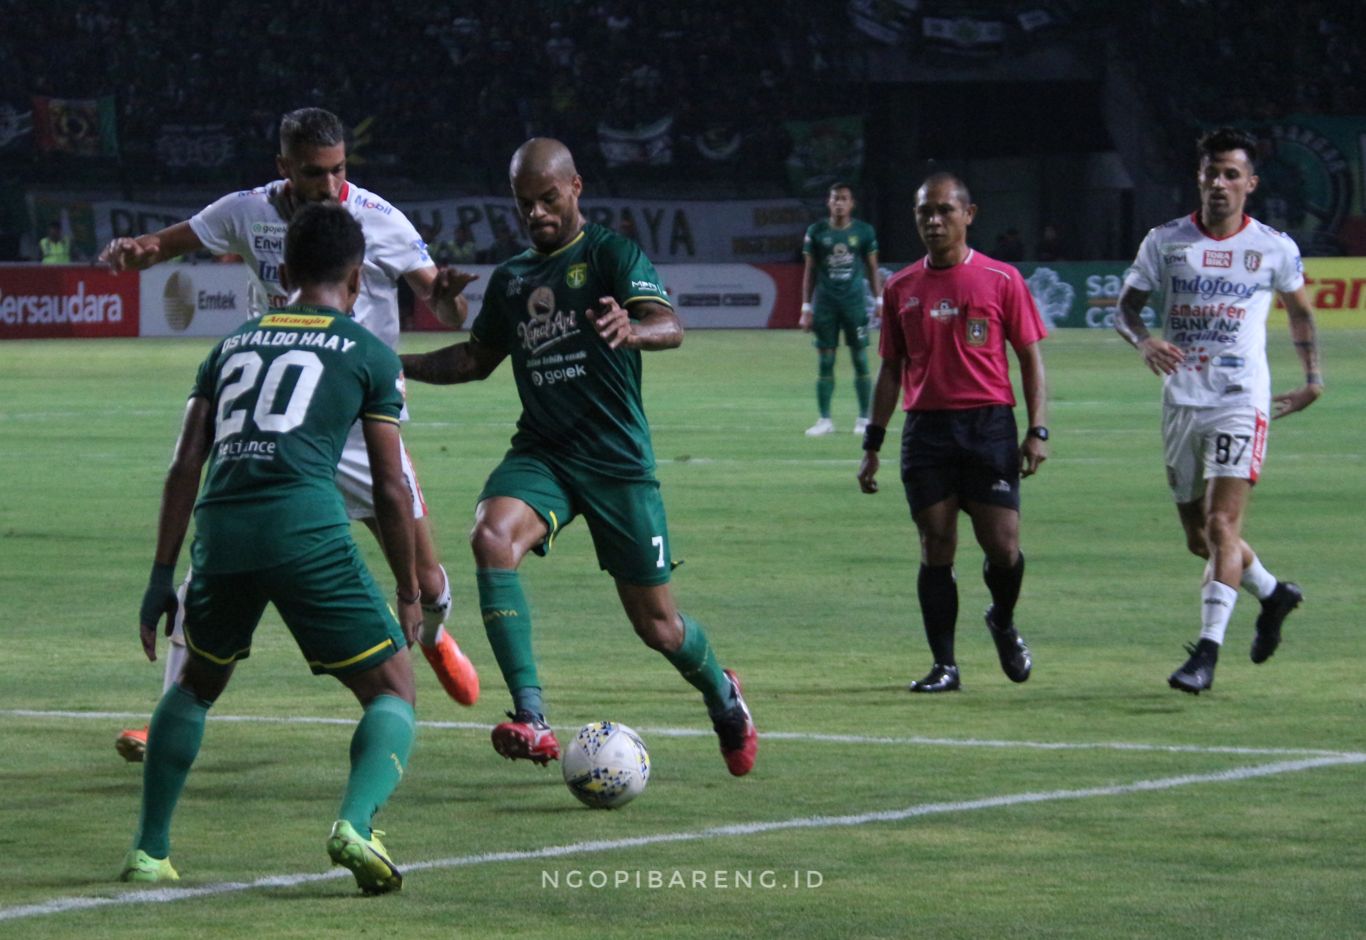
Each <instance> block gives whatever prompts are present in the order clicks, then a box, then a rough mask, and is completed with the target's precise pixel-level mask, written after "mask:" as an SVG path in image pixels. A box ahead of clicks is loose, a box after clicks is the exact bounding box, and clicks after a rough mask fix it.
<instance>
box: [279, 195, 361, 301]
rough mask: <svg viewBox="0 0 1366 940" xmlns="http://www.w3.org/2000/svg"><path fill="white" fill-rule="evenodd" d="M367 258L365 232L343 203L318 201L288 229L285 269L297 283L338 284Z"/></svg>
mask: <svg viewBox="0 0 1366 940" xmlns="http://www.w3.org/2000/svg"><path fill="white" fill-rule="evenodd" d="M364 258H365V233H364V232H362V231H361V228H360V223H359V222H357V221H356V219H355V217H354V216H353V215H351V213H350V212H348V211H346V209H345V208H344V207H342V206H339V205H336V204H334V203H321V202H314V203H309V204H308V205H306V206H304V207H303V208H301V209H300V210H299V211H298V212H296V213H294V219H293V221H291V222H290V223H289V230H288V231H287V232H285V268H286V269H287V270H288V272H289V281H290V283H291V284H293V285H294V286H296V287H297V286H304V285H312V284H336V283H338V282H340V281H344V280H346V275H347V273H348V272H349V271H350V270H351V268H352V267H353V266H354V265H357V264H360V262H361V261H362V260H363V259H364Z"/></svg>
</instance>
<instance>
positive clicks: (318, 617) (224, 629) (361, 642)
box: [185, 537, 407, 676]
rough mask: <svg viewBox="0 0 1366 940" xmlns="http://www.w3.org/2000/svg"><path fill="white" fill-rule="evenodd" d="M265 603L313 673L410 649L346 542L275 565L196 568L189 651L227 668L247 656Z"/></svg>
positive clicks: (188, 617) (349, 668) (188, 609)
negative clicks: (221, 570)
mask: <svg viewBox="0 0 1366 940" xmlns="http://www.w3.org/2000/svg"><path fill="white" fill-rule="evenodd" d="M267 602H269V603H272V604H274V605H275V609H276V610H278V611H279V612H280V617H281V618H282V619H283V620H284V622H285V626H287V627H289V632H290V633H291V634H293V635H294V642H296V643H298V644H299V650H300V652H302V653H303V654H304V659H306V660H307V661H308V665H309V668H310V669H312V670H313V672H314V674H315V675H317V674H321V673H330V674H332V675H339V676H341V675H347V674H350V673H355V672H364V671H365V670H366V669H372V668H374V667H375V666H378V665H379V664H380V663H382V662H384V661H385V660H386V659H388V658H389V657H390V656H393V655H394V654H395V653H397V652H398V651H399V650H401V649H403V648H404V647H406V646H407V640H406V639H405V638H404V636H403V631H402V629H400V627H399V625H398V621H397V620H396V619H395V617H394V613H393V611H392V610H390V609H389V604H388V602H387V601H386V600H385V597H384V595H383V594H382V593H381V592H380V590H379V588H378V587H377V586H376V585H375V579H374V578H372V577H371V576H370V571H369V569H368V568H366V567H365V562H364V561H362V560H361V557H360V552H359V551H358V550H357V549H356V543H355V542H354V541H352V540H351V539H350V537H347V538H345V539H338V540H336V541H334V542H329V543H328V544H326V545H324V546H322V547H321V548H319V549H317V550H315V551H313V552H310V553H309V554H307V555H305V556H303V557H302V558H299V559H296V560H295V561H292V562H290V563H289V564H285V565H279V566H278V567H275V568H264V569H261V570H259V571H243V572H234V573H232V574H206V573H205V572H202V571H196V572H195V573H194V577H193V578H192V579H191V580H190V589H189V592H188V593H187V595H186V597H185V644H186V646H188V647H189V649H190V651H191V653H193V654H194V655H196V656H198V657H199V658H200V659H203V660H205V661H207V662H209V663H212V664H214V665H217V666H222V667H224V668H226V667H228V666H231V665H232V664H233V663H235V662H237V660H239V659H246V658H247V657H248V656H249V655H251V636H252V633H254V632H255V630H256V625H257V624H258V623H260V621H261V615H262V614H263V613H264V612H265V609H266V603H267Z"/></svg>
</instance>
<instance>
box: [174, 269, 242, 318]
mask: <svg viewBox="0 0 1366 940" xmlns="http://www.w3.org/2000/svg"><path fill="white" fill-rule="evenodd" d="M161 299H162V307H163V309H164V310H165V313H166V325H167V326H169V327H170V328H171V329H173V330H175V331H176V332H177V333H183V332H184V331H185V330H186V329H188V328H189V326H190V324H191V323H193V322H194V315H195V313H196V312H198V311H202V310H223V311H228V310H231V311H236V310H237V292H236V291H232V290H224V291H212V290H199V289H197V288H196V287H195V283H194V278H193V277H192V276H191V275H190V273H189V272H188V271H176V272H175V273H174V274H172V275H171V276H170V277H169V278H167V279H166V286H165V287H164V288H163V289H162V292H161Z"/></svg>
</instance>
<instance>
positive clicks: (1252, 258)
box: [1243, 249, 1262, 271]
mask: <svg viewBox="0 0 1366 940" xmlns="http://www.w3.org/2000/svg"><path fill="white" fill-rule="evenodd" d="M1261 266H1262V253H1261V252H1260V251H1252V250H1251V249H1249V250H1247V251H1244V252H1243V267H1245V268H1247V269H1248V270H1249V271H1255V270H1257V269H1258V268H1260V267H1261Z"/></svg>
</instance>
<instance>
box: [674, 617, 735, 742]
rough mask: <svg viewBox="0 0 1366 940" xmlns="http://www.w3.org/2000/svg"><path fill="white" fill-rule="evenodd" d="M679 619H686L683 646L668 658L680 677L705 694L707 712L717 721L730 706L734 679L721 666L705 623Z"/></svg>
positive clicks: (690, 619) (688, 618) (687, 618)
mask: <svg viewBox="0 0 1366 940" xmlns="http://www.w3.org/2000/svg"><path fill="white" fill-rule="evenodd" d="M679 617H680V618H682V620H683V645H682V646H680V647H679V648H678V649H677V650H676V651H674V652H672V653H665V654H664V656H665V658H667V659H668V660H669V662H671V663H673V667H674V668H675V669H677V670H678V673H679V675H681V676H682V677H683V678H684V679H687V680H688V682H689V683H691V684H692V686H693V688H695V689H697V690H698V691H699V692H701V693H702V698H703V699H704V700H705V701H706V703H707V711H708V712H709V713H710V714H711V715H712V717H713V718H714V717H716V716H717V715H719V714H721V713H722V712H724V711H725V710H726V709H727V708H729V707H730V680H729V679H727V678H726V674H725V673H724V672H722V671H721V667H720V665H718V664H717V662H716V653H715V652H713V651H712V648H711V641H709V640H708V639H707V631H706V630H704V629H702V624H700V623H698V622H697V621H696V620H694V619H692V618H691V617H689V616H688V615H687V614H682V613H680V614H679Z"/></svg>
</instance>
